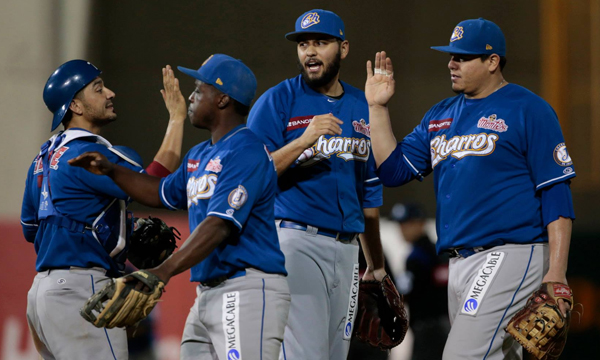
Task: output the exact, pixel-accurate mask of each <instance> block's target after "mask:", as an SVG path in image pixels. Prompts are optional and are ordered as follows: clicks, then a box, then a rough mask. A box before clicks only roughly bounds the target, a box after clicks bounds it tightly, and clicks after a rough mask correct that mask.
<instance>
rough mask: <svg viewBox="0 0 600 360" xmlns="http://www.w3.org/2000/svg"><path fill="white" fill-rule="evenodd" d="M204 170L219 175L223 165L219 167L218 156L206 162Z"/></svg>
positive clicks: (219, 160)
mask: <svg viewBox="0 0 600 360" xmlns="http://www.w3.org/2000/svg"><path fill="white" fill-rule="evenodd" d="M204 170H206V171H212V172H216V173H220V172H221V170H223V165H221V159H220V158H219V157H218V156H217V157H216V158H214V159H210V160H209V161H208V165H206V167H205V168H204Z"/></svg>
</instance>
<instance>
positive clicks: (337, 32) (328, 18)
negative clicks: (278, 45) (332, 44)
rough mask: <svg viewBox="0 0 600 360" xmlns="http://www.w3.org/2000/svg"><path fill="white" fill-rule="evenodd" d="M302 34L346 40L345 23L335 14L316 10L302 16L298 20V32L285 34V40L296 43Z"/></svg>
mask: <svg viewBox="0 0 600 360" xmlns="http://www.w3.org/2000/svg"><path fill="white" fill-rule="evenodd" d="M302 34H325V35H330V36H333V37H335V38H338V39H340V40H342V41H344V40H346V32H345V30H344V22H343V21H342V19H341V18H340V17H339V16H337V15H336V14H335V13H334V12H331V11H327V10H322V9H314V10H310V11H307V12H305V13H304V14H302V15H301V16H300V17H299V18H298V20H296V31H294V32H290V33H287V34H285V38H286V39H288V40H290V41H296V39H297V38H298V36H300V35H302Z"/></svg>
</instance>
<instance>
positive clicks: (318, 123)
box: [301, 114, 344, 148]
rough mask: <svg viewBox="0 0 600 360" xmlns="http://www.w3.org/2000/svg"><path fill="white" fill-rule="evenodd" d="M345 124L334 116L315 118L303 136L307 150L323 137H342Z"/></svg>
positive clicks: (326, 115) (327, 115)
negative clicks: (342, 126) (342, 125)
mask: <svg viewBox="0 0 600 360" xmlns="http://www.w3.org/2000/svg"><path fill="white" fill-rule="evenodd" d="M343 123H344V122H343V121H342V120H340V119H338V118H336V117H335V116H333V115H332V114H325V115H317V116H315V117H314V118H313V119H312V121H311V122H310V125H308V127H307V128H306V130H305V131H304V133H303V134H302V136H301V139H302V141H303V142H304V145H305V147H306V148H309V147H311V146H312V145H313V144H314V143H315V141H317V139H319V137H320V136H321V135H341V134H342V128H341V127H340V125H341V124H343Z"/></svg>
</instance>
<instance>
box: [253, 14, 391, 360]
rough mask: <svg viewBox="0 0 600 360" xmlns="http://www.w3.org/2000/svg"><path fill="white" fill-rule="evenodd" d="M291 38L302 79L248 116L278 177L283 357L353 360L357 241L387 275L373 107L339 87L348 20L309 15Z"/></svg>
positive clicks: (271, 93) (371, 272) (373, 269)
mask: <svg viewBox="0 0 600 360" xmlns="http://www.w3.org/2000/svg"><path fill="white" fill-rule="evenodd" d="M286 38H287V39H288V40H290V41H294V42H296V43H297V52H298V66H299V68H300V72H301V74H300V75H298V76H296V77H295V78H292V79H288V80H285V81H283V82H281V83H280V84H278V85H277V86H275V87H273V88H271V89H269V90H268V91H267V92H265V93H264V94H263V95H262V96H261V97H260V98H259V99H258V100H257V102H256V104H255V105H254V107H253V109H252V111H251V112H250V116H249V117H248V127H249V128H250V129H252V130H253V131H254V132H255V133H256V134H257V136H258V137H259V138H260V139H261V140H262V141H263V142H264V143H265V144H266V145H267V148H268V149H269V151H270V152H271V155H272V156H273V159H274V161H275V165H276V166H277V173H278V176H279V179H278V187H279V190H278V192H277V197H276V199H275V218H276V219H277V231H278V234H279V241H280V244H281V249H282V250H283V252H284V254H285V257H286V269H287V271H288V274H289V275H288V282H289V285H290V292H291V294H292V304H291V307H290V315H289V320H288V325H287V327H286V333H285V338H284V342H283V346H282V352H281V358H282V359H292V360H294V359H311V360H318V359H345V358H346V356H347V354H348V348H349V345H350V338H351V335H352V330H353V329H352V327H353V321H354V318H355V316H354V315H355V311H356V300H357V293H358V281H359V274H358V271H359V268H358V251H359V247H358V242H357V238H358V234H361V233H363V234H362V235H361V241H362V245H363V250H364V253H365V255H366V259H367V264H368V269H367V270H366V273H365V275H364V276H365V279H373V278H376V279H377V280H381V279H382V278H383V277H384V276H385V270H384V261H383V253H382V250H381V243H380V240H379V209H378V207H379V206H380V205H381V204H382V186H381V184H380V181H379V179H378V178H377V176H376V175H375V173H374V166H373V158H372V155H371V139H370V136H369V131H370V129H369V121H368V108H367V104H366V101H365V97H364V93H363V92H362V91H360V90H358V89H356V88H354V87H352V86H350V85H349V84H347V83H344V82H342V81H340V80H339V69H340V64H341V61H342V60H343V59H345V58H346V56H348V51H349V46H350V45H349V42H348V40H346V34H345V29H344V23H343V22H342V19H340V17H339V16H337V15H336V14H334V13H333V12H331V11H326V10H320V9H317V10H311V11H308V12H306V13H304V14H303V15H301V16H300V17H299V18H298V20H297V21H296V30H295V31H294V32H291V33H288V34H286Z"/></svg>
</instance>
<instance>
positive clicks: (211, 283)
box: [200, 269, 246, 287]
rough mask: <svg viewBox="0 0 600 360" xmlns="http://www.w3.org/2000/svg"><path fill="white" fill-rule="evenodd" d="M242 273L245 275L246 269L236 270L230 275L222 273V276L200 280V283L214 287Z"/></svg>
mask: <svg viewBox="0 0 600 360" xmlns="http://www.w3.org/2000/svg"><path fill="white" fill-rule="evenodd" d="M244 275H246V269H242V270H238V271H236V272H234V273H233V274H231V275H223V276H219V277H216V278H214V279H210V280H206V281H200V284H202V285H203V286H208V287H215V286H218V285H221V284H222V283H223V282H224V281H225V280H229V279H235V278H236V277H240V276H244Z"/></svg>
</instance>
